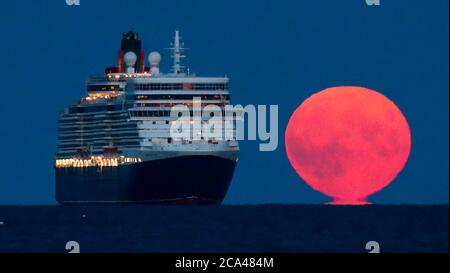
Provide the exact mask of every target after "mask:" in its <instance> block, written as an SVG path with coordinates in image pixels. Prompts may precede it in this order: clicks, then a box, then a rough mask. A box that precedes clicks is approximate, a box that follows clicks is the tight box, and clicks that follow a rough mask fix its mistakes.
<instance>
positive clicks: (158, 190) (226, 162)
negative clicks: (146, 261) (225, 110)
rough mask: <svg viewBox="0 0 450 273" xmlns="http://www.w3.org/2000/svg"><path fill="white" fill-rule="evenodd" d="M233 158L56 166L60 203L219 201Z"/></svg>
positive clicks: (228, 183)
mask: <svg viewBox="0 0 450 273" xmlns="http://www.w3.org/2000/svg"><path fill="white" fill-rule="evenodd" d="M235 166H236V161H234V160H230V159H226V158H222V157H218V156H208V155H195V156H179V157H173V158H166V159H159V160H151V161H144V162H141V163H136V164H131V165H121V166H117V167H103V168H97V167H84V168H56V169H55V175H56V200H57V201H58V202H59V203H60V204H65V205H70V204H95V203H124V204H126V203H146V204H221V203H222V201H223V199H224V197H225V194H226V192H227V190H228V187H229V185H230V182H231V179H232V176H233V173H234V169H235Z"/></svg>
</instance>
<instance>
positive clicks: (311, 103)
mask: <svg viewBox="0 0 450 273" xmlns="http://www.w3.org/2000/svg"><path fill="white" fill-rule="evenodd" d="M285 144H286V152H287V156H288V158H289V161H290V162H291V165H292V166H293V168H294V169H295V171H296V172H297V173H298V175H299V176H300V177H301V178H302V179H303V180H304V181H305V182H306V183H307V184H308V185H310V186H311V187H312V188H313V189H315V190H317V191H319V192H322V193H323V194H325V195H327V196H330V197H332V198H333V201H332V202H330V203H329V204H338V205H363V204H370V203H369V202H368V201H367V197H368V196H369V195H371V194H373V193H375V192H378V191H380V190H381V189H383V188H384V187H386V186H387V185H389V184H390V183H391V182H392V181H393V180H394V179H395V178H396V177H397V175H398V174H399V173H400V172H401V170H402V169H403V167H404V166H405V164H406V162H407V160H408V157H409V153H410V150H411V133H410V129H409V125H408V122H407V120H406V118H405V117H404V116H403V114H402V112H401V111H400V109H399V108H398V107H397V106H396V105H395V104H394V103H393V102H392V101H391V100H389V99H388V98H386V97H385V96H384V95H382V94H380V93H378V92H376V91H373V90H370V89H367V88H362V87H333V88H329V89H325V90H323V91H321V92H318V93H316V94H314V95H312V96H311V97H309V98H308V99H306V100H305V101H304V102H303V103H302V104H301V105H300V106H299V107H298V108H297V109H296V110H295V112H294V113H293V114H292V116H291V118H290V120H289V123H288V126H287V128H286V133H285Z"/></svg>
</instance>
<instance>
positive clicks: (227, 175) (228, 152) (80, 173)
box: [55, 31, 239, 204]
mask: <svg viewBox="0 0 450 273" xmlns="http://www.w3.org/2000/svg"><path fill="white" fill-rule="evenodd" d="M122 36H123V37H122V41H121V47H120V51H119V53H118V61H117V66H114V67H107V68H106V69H105V72H104V75H103V76H100V77H97V76H96V77H90V78H88V80H87V82H86V89H87V90H86V91H87V93H86V96H85V97H84V98H82V99H81V100H79V101H78V102H76V103H74V104H73V105H71V106H70V107H68V108H66V109H65V110H64V111H63V112H62V113H61V114H60V117H59V120H58V146H57V152H56V157H55V179H56V190H55V193H56V200H57V201H58V202H59V203H60V204H86V203H146V204H221V203H222V201H223V199H224V197H225V195H226V192H227V190H228V188H229V185H230V181H231V179H232V176H233V173H234V169H235V166H236V162H237V161H238V155H239V144H238V142H237V140H236V138H235V137H234V138H231V139H230V138H227V139H226V138H220V137H219V138H217V139H214V138H204V137H201V135H202V133H203V132H202V131H199V132H198V136H197V137H195V138H174V137H172V136H173V134H171V131H170V130H171V126H172V125H173V122H175V118H174V117H173V115H171V109H173V106H176V105H177V106H179V105H182V106H187V107H188V109H190V114H191V115H192V113H193V109H195V107H198V106H199V105H196V101H195V99H197V102H198V99H200V103H201V105H202V106H203V105H216V106H218V107H220V109H222V110H223V109H225V108H224V107H225V106H226V105H229V104H230V95H229V90H228V88H229V79H228V78H227V77H200V76H196V75H195V74H191V73H189V71H188V70H186V71H185V69H184V67H183V66H182V65H181V60H182V58H183V57H184V55H183V49H184V48H183V45H182V44H181V42H180V40H181V38H180V34H179V32H178V31H175V37H174V41H173V42H172V43H171V45H172V47H171V48H170V50H171V51H172V54H171V55H172V56H171V57H172V58H173V68H172V71H169V72H168V73H163V72H161V71H160V62H161V55H160V53H158V52H156V51H155V52H151V53H150V54H149V55H148V58H145V53H144V51H143V49H142V41H141V40H140V38H139V36H138V34H137V33H136V32H134V31H130V32H126V33H123V35H122ZM145 59H147V61H148V62H147V64H146V60H145ZM211 116H212V115H211ZM207 118H209V116H208V117H205V116H203V115H202V116H201V117H200V120H198V119H194V118H191V119H189V124H190V126H195V123H196V122H199V123H205V122H206V121H207ZM231 130H232V131H233V132H232V133H233V134H234V133H235V130H236V127H235V124H234V126H233V127H232V128H231ZM234 135H235V134H234Z"/></svg>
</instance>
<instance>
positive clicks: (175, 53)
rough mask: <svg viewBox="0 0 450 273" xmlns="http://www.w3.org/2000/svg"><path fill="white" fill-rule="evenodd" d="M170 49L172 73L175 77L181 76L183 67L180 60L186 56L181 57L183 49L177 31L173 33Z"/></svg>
mask: <svg viewBox="0 0 450 273" xmlns="http://www.w3.org/2000/svg"><path fill="white" fill-rule="evenodd" d="M170 49H171V50H172V58H173V73H174V74H176V75H178V74H182V73H183V66H181V59H182V58H185V57H186V56H184V55H182V52H183V50H184V49H185V48H184V47H183V45H181V44H180V32H179V31H178V30H176V31H175V37H174V41H173V47H172V48H170Z"/></svg>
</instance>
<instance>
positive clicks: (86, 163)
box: [55, 156, 142, 168]
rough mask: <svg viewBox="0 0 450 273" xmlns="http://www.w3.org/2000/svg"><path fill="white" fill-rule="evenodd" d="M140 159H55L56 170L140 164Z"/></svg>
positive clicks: (117, 157)
mask: <svg viewBox="0 0 450 273" xmlns="http://www.w3.org/2000/svg"><path fill="white" fill-rule="evenodd" d="M140 162H142V159H141V158H139V157H125V156H115V157H104V156H92V157H91V158H88V159H82V158H66V159H56V161H55V167H56V168H85V167H99V168H102V167H117V166H119V165H123V164H133V163H140Z"/></svg>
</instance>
